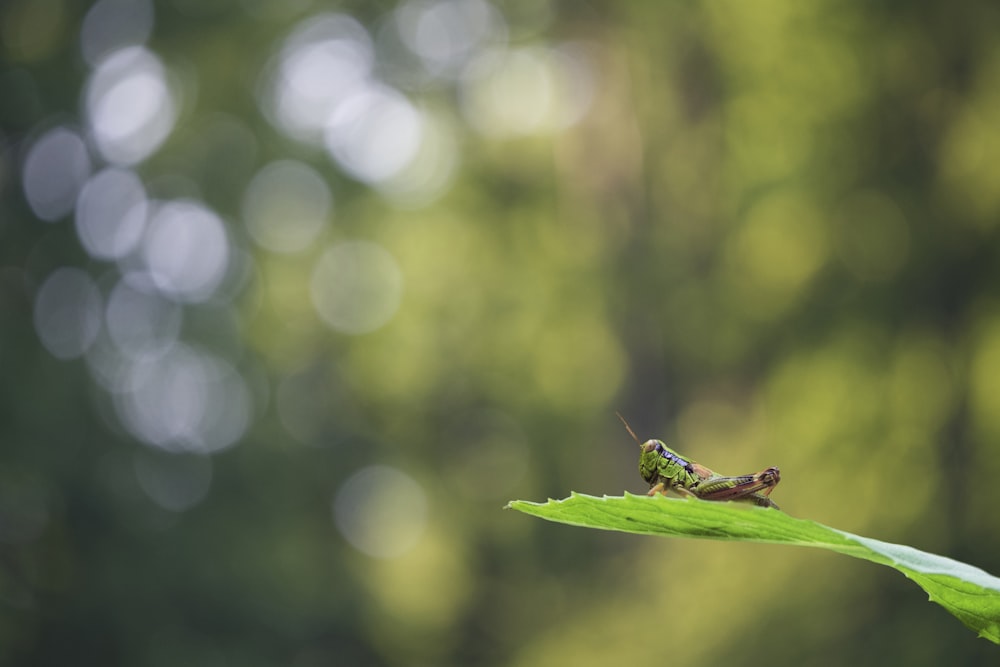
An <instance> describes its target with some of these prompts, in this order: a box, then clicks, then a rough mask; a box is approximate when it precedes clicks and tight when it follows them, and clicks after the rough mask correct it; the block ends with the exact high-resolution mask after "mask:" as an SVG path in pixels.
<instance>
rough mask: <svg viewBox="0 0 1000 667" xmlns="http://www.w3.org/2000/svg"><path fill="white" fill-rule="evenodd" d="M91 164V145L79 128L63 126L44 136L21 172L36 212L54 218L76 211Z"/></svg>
mask: <svg viewBox="0 0 1000 667" xmlns="http://www.w3.org/2000/svg"><path fill="white" fill-rule="evenodd" d="M90 168H91V164H90V155H89V154H88V152H87V147H86V145H85V144H84V142H83V139H81V138H80V135H78V134H77V133H76V132H74V131H72V130H70V129H68V128H65V127H62V126H60V127H55V128H52V129H51V130H49V131H48V132H46V133H45V134H43V135H42V136H40V137H39V138H38V139H37V140H36V141H35V142H34V143H33V144H32V145H31V148H30V149H29V150H28V154H27V157H26V158H25V160H24V166H23V170H22V176H21V184H22V187H23V188H24V196H25V198H26V199H27V200H28V206H30V207H31V211H32V213H34V214H35V215H36V216H37V217H39V218H41V219H42V220H46V221H48V222H52V221H55V220H59V219H60V218H63V217H65V216H66V215H68V214H69V213H70V212H72V210H73V206H74V205H75V204H76V198H77V195H78V193H79V192H80V188H81V187H83V184H84V182H85V181H86V180H87V177H88V176H89V175H90Z"/></svg>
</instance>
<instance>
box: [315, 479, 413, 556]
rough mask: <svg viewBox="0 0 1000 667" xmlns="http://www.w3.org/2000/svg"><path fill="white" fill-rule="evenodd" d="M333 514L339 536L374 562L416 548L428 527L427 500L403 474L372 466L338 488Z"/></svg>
mask: <svg viewBox="0 0 1000 667" xmlns="http://www.w3.org/2000/svg"><path fill="white" fill-rule="evenodd" d="M333 514H334V520H335V522H336V524H337V528H339V529H340V532H341V534H342V535H343V536H344V537H345V538H346V539H347V541H348V542H350V543H351V546H353V547H354V548H356V549H357V550H358V551H361V552H362V553H365V554H367V555H369V556H372V557H374V558H398V557H399V556H403V555H405V554H406V553H407V552H408V551H410V549H412V548H413V547H414V545H416V543H417V542H418V541H419V540H420V537H421V536H422V535H423V533H424V529H425V527H426V524H427V496H426V494H425V493H424V490H423V488H422V487H421V486H420V485H419V484H418V483H417V482H416V481H415V480H414V479H413V478H412V477H410V476H409V475H407V474H406V473H404V472H402V471H400V470H397V469H396V468H392V467H389V466H384V465H373V466H369V467H367V468H363V469H361V470H359V471H358V472H356V473H354V474H353V475H352V476H351V477H350V478H348V479H347V481H346V482H344V484H343V485H342V486H341V487H340V490H339V491H338V492H337V495H336V497H335V498H334V501H333Z"/></svg>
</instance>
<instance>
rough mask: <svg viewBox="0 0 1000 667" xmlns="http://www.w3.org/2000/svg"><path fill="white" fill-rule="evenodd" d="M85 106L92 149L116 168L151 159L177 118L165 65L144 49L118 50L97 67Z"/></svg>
mask: <svg viewBox="0 0 1000 667" xmlns="http://www.w3.org/2000/svg"><path fill="white" fill-rule="evenodd" d="M84 107H85V111H86V117H87V121H88V125H89V128H90V133H91V136H92V138H93V141H94V144H95V145H96V146H97V149H98V150H99V151H100V153H101V155H102V156H103V157H104V159H105V160H107V161H108V162H111V163H113V164H117V165H133V164H136V163H138V162H141V161H142V160H144V159H146V158H147V157H149V155H151V154H152V153H153V152H154V151H155V150H156V149H157V148H159V147H160V145H161V144H162V143H163V141H164V140H165V139H166V138H167V136H169V134H170V132H171V131H172V130H173V127H174V123H175V121H176V115H177V111H176V103H175V101H174V99H173V95H172V94H171V91H170V88H169V86H168V82H167V72H166V69H165V68H164V66H163V63H161V62H160V59H159V58H157V57H156V56H155V55H154V54H152V53H151V52H149V51H148V50H146V49H145V48H143V47H140V46H131V47H127V48H124V49H121V50H118V51H115V52H113V53H111V54H109V55H108V56H106V57H105V58H103V59H102V60H101V61H100V62H99V63H98V64H97V66H96V68H95V69H94V72H93V73H92V74H91V77H90V79H89V80H88V82H87V86H86V91H85V93H84Z"/></svg>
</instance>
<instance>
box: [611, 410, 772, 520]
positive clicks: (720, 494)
mask: <svg viewBox="0 0 1000 667" xmlns="http://www.w3.org/2000/svg"><path fill="white" fill-rule="evenodd" d="M618 418H619V419H621V420H622V423H623V424H625V428H626V429H627V430H628V432H629V435H631V436H632V439H633V440H635V442H636V444H638V445H639V449H640V454H639V474H641V475H642V478H643V479H644V480H646V481H647V482H648V483H649V495H651V496H653V495H656V494H657V493H662V494H663V495H667V492H668V491H674V492H675V493H677V494H679V495H682V496H694V497H696V498H701V499H702V500H739V501H745V502H750V503H753V504H755V505H759V506H761V507H773V508H774V509H778V505H777V504H775V502H774V501H773V500H771V499H770V498H769V497H768V496H770V495H771V491H773V490H774V487H775V486H777V485H778V482H780V481H781V473H780V472H779V471H778V469H777V468H775V467H773V466H772V467H770V468H765V469H764V470H761V471H760V472H758V473H754V474H752V475H737V476H735V477H726V476H724V475H720V474H718V473H716V472H714V471H712V470H709V469H708V468H706V467H705V466H703V465H701V464H700V463H695V462H694V461H692V460H691V459H689V458H686V457H684V456H681V455H680V454H678V453H677V452H675V451H674V450H672V449H670V448H669V447H667V446H666V445H665V444H664V443H663V441H662V440H647V441H646V442H640V440H639V438H638V437H636V435H635V432H634V431H632V427H630V426H629V425H628V422H627V421H625V418H624V417H622V416H621V415H620V414H619V415H618Z"/></svg>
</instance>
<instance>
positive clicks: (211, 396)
mask: <svg viewBox="0 0 1000 667" xmlns="http://www.w3.org/2000/svg"><path fill="white" fill-rule="evenodd" d="M114 384H115V388H116V390H117V392H118V393H117V394H116V395H115V397H114V398H115V408H116V410H117V412H118V415H119V418H120V419H121V421H122V423H123V424H124V425H125V427H126V429H128V431H129V432H130V433H131V434H132V435H133V436H135V437H136V438H138V439H139V440H141V441H142V442H145V443H146V444H149V445H154V446H156V447H160V448H162V449H164V450H167V451H171V452H197V453H203V454H208V453H212V452H216V451H220V450H222V449H226V448H227V447H230V446H232V445H234V444H235V443H236V442H237V441H238V440H239V439H240V438H241V437H242V436H243V433H244V432H245V431H246V429H247V427H248V425H249V423H250V417H251V412H252V401H251V395H250V391H249V389H248V387H247V385H246V382H245V381H244V380H243V378H242V377H241V376H240V374H239V373H238V372H237V371H236V370H235V369H234V368H233V367H232V366H231V365H230V364H228V363H227V362H225V361H223V360H222V359H219V358H218V357H216V356H214V355H212V354H210V353H208V352H205V351H202V350H198V349H195V348H192V347H189V346H187V345H184V344H177V345H174V346H172V347H171V348H169V349H168V350H167V351H166V352H158V353H150V354H147V355H144V356H141V357H138V358H133V359H128V360H125V361H124V363H121V364H120V366H119V377H118V379H117V381H116V382H115V383H114Z"/></svg>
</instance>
